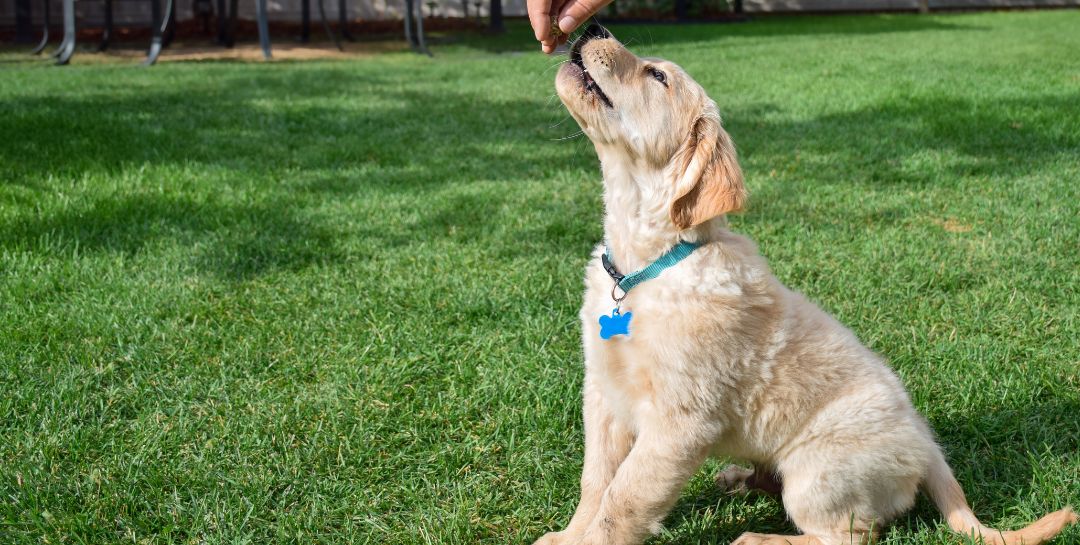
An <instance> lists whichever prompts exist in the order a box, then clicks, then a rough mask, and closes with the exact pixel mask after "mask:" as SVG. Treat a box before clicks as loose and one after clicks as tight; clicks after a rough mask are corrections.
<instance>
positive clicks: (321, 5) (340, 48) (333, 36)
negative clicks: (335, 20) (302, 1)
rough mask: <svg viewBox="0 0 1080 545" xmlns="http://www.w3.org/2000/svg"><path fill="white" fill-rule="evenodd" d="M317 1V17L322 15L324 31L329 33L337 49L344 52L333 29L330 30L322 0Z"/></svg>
mask: <svg viewBox="0 0 1080 545" xmlns="http://www.w3.org/2000/svg"><path fill="white" fill-rule="evenodd" d="M315 1H316V2H318V3H319V17H322V26H323V28H324V29H326V33H327V34H329V35H330V39H331V40H333V41H334V45H335V46H336V47H337V48H338V51H341V52H344V51H345V48H344V47H341V42H339V41H338V39H337V36H335V35H334V31H332V30H330V23H329V22H327V21H326V9H325V8H323V0H315Z"/></svg>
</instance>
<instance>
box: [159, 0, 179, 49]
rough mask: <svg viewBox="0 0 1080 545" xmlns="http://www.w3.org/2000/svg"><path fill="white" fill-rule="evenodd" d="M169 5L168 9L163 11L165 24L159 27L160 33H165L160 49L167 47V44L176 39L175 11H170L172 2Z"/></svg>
mask: <svg viewBox="0 0 1080 545" xmlns="http://www.w3.org/2000/svg"><path fill="white" fill-rule="evenodd" d="M174 1H175V0H174ZM169 4H170V7H169V9H168V10H166V11H165V23H163V24H162V27H161V31H162V32H164V33H165V35H164V36H162V38H161V47H162V48H166V47H169V44H171V43H173V40H175V39H176V10H175V9H172V2H169Z"/></svg>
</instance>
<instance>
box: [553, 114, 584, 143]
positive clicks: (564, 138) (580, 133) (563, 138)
mask: <svg viewBox="0 0 1080 545" xmlns="http://www.w3.org/2000/svg"><path fill="white" fill-rule="evenodd" d="M563 121H566V120H565V119H564V120H563ZM583 134H585V131H578V132H576V133H574V134H571V135H570V136H564V137H562V138H552V139H551V141H552V142H560V141H563V140H570V139H571V138H577V137H579V136H581V135H583Z"/></svg>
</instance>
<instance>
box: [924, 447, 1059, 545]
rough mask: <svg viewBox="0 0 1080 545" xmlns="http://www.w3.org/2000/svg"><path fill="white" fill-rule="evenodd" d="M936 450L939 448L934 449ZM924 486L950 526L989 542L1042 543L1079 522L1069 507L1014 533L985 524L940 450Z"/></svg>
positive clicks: (990, 544) (988, 544) (992, 544)
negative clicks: (980, 519)
mask: <svg viewBox="0 0 1080 545" xmlns="http://www.w3.org/2000/svg"><path fill="white" fill-rule="evenodd" d="M935 450H936V449H935ZM922 489H923V491H924V492H926V495H927V496H930V499H931V500H934V504H936V505H937V508H938V510H940V511H941V513H942V514H943V515H945V519H946V520H947V521H949V528H952V529H953V531H954V532H957V533H960V534H964V535H966V536H969V537H971V538H973V539H974V540H975V543H980V542H982V543H985V544H986V545H1039V544H1040V543H1045V542H1047V541H1050V540H1051V539H1054V536H1056V535H1058V534H1059V533H1061V530H1062V529H1064V528H1065V526H1067V525H1069V524H1073V523H1075V522H1076V513H1073V511H1072V509H1070V508H1068V507H1066V508H1065V509H1062V510H1061V511H1055V512H1053V513H1050V514H1049V515H1046V516H1045V517H1043V518H1041V519H1039V520H1038V521H1037V522H1035V523H1034V524H1032V525H1031V526H1028V527H1027V528H1024V529H1022V530H1016V531H1015V532H1001V531H999V530H995V529H993V528H987V527H986V526H983V525H982V523H981V522H979V519H977V518H975V513H973V512H972V511H971V508H970V507H968V503H967V498H966V497H964V491H963V490H961V489H960V483H958V482H956V477H953V474H952V470H951V469H949V464H947V463H946V462H945V457H944V456H942V454H941V452H940V451H937V452H935V453H934V456H933V458H932V459H931V461H930V470H929V471H927V473H926V477H924V478H923V482H922Z"/></svg>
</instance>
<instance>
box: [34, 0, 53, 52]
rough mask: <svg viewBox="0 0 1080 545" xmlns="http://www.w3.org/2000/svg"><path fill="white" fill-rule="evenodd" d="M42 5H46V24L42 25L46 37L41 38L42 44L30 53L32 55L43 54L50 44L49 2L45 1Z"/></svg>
mask: <svg viewBox="0 0 1080 545" xmlns="http://www.w3.org/2000/svg"><path fill="white" fill-rule="evenodd" d="M42 3H43V4H45V22H44V23H43V24H42V25H41V30H42V32H43V34H44V35H43V36H42V37H41V43H39V44H38V46H37V47H35V48H34V50H33V51H31V52H30V54H31V55H37V54H38V53H41V52H42V51H44V50H45V46H46V45H48V43H49V0H44V2H42Z"/></svg>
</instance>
